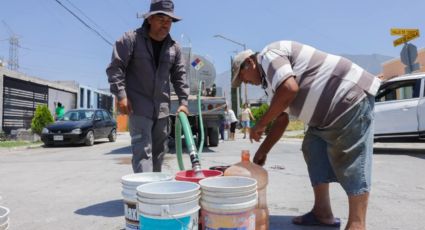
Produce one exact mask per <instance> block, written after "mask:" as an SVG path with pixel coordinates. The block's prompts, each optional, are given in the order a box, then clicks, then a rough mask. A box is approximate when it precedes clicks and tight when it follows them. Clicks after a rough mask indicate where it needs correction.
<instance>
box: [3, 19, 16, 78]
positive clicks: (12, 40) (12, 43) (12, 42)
mask: <svg viewBox="0 0 425 230" xmlns="http://www.w3.org/2000/svg"><path fill="white" fill-rule="evenodd" d="M2 22H3V25H4V26H5V27H6V29H7V30H8V31H9V35H10V37H9V61H8V62H7V63H8V68H9V69H10V70H15V71H16V70H18V69H19V55H18V48H19V47H20V46H19V37H18V36H17V35H16V34H15V33H13V31H12V29H11V28H10V27H9V25H8V24H7V23H6V22H5V21H3V20H2Z"/></svg>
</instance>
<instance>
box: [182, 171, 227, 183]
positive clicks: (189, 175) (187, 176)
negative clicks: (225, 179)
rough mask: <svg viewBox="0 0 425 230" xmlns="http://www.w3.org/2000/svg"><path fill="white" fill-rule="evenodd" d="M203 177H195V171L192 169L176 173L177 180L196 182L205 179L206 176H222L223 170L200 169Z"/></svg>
mask: <svg viewBox="0 0 425 230" xmlns="http://www.w3.org/2000/svg"><path fill="white" fill-rule="evenodd" d="M201 171H202V174H204V176H203V177H196V176H195V172H194V171H193V170H186V171H180V172H177V173H176V180H179V181H190V182H195V183H198V182H199V181H200V180H202V179H205V178H207V177H215V176H222V175H223V172H221V171H218V170H201Z"/></svg>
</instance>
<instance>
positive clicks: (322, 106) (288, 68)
mask: <svg viewBox="0 0 425 230" xmlns="http://www.w3.org/2000/svg"><path fill="white" fill-rule="evenodd" d="M257 58H258V63H261V66H262V68H263V71H264V73H265V78H266V81H267V89H266V91H267V93H268V95H269V96H271V97H273V95H274V93H275V91H276V89H277V88H278V87H279V85H280V84H282V82H284V81H285V80H286V79H287V78H289V77H291V76H295V80H296V81H297V83H298V85H299V91H298V94H297V95H296V97H295V99H294V100H293V102H292V103H291V104H290V105H289V108H288V109H289V110H287V112H288V113H289V114H291V115H293V116H296V117H298V118H299V119H300V120H302V121H304V122H305V123H306V124H308V125H309V126H312V127H326V126H328V125H330V124H332V123H333V122H335V121H336V120H337V119H338V118H339V117H341V116H342V115H343V114H344V113H345V112H346V111H348V110H349V109H350V108H352V107H353V106H354V105H356V104H357V103H359V102H360V101H361V100H362V99H363V98H364V97H365V96H366V95H367V94H369V95H372V96H375V95H376V93H377V91H378V89H379V86H380V84H381V81H380V80H379V79H378V78H377V77H375V76H374V75H372V74H370V73H368V72H367V71H365V70H364V69H362V68H361V67H359V66H358V65H356V64H355V63H353V62H351V61H350V60H348V59H346V58H344V57H340V56H336V55H332V54H328V53H325V52H323V51H320V50H318V49H315V48H313V47H311V46H308V45H304V44H301V43H298V42H294V41H278V42H274V43H272V44H270V45H268V46H266V47H265V48H264V49H263V50H262V51H261V53H259V55H258V56H257Z"/></svg>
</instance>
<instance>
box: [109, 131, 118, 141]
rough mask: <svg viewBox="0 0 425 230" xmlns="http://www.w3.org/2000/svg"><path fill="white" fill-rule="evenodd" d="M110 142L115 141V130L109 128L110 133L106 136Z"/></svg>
mask: <svg viewBox="0 0 425 230" xmlns="http://www.w3.org/2000/svg"><path fill="white" fill-rule="evenodd" d="M108 139H109V141H110V142H115V141H116V140H117V130H115V129H113V130H111V133H110V134H109V136H108Z"/></svg>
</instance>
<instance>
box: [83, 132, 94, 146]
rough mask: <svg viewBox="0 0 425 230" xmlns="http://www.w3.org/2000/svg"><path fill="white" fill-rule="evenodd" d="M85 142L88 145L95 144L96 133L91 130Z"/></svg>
mask: <svg viewBox="0 0 425 230" xmlns="http://www.w3.org/2000/svg"><path fill="white" fill-rule="evenodd" d="M84 144H86V145H87V146H92V145H93V144H94V134H93V131H89V132H88V133H87V135H86V139H85V140H84Z"/></svg>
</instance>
